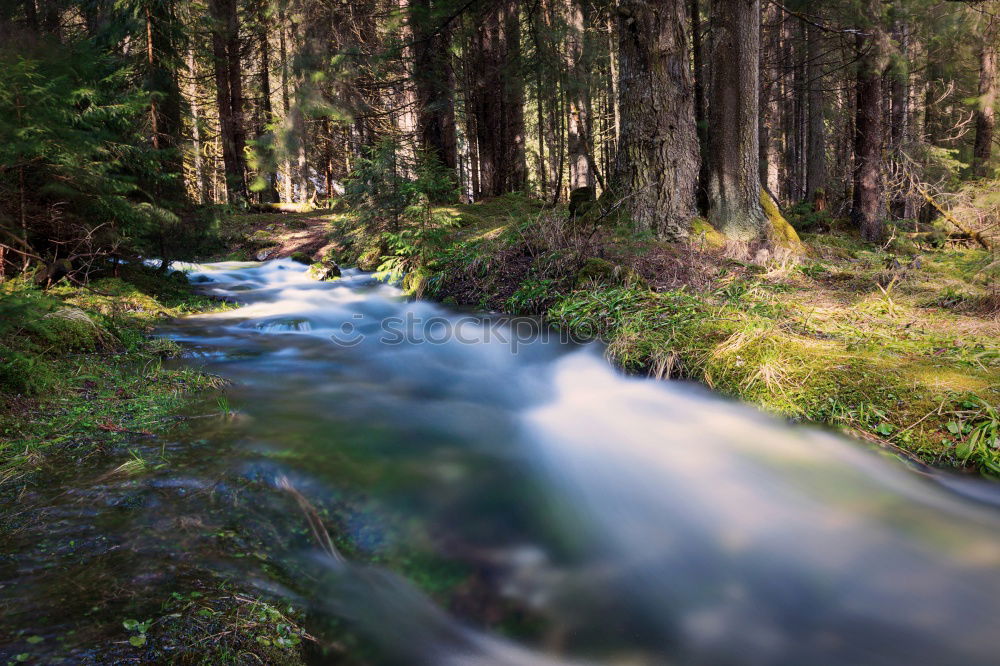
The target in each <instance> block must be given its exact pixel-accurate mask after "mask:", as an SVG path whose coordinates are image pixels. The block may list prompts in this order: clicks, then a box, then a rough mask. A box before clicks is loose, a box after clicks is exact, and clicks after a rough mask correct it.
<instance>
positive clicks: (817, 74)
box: [806, 26, 827, 210]
mask: <svg viewBox="0 0 1000 666" xmlns="http://www.w3.org/2000/svg"><path fill="white" fill-rule="evenodd" d="M806 39H807V40H808V42H809V44H808V49H807V53H808V55H807V73H806V80H807V81H806V83H807V85H808V86H809V93H808V95H809V148H808V151H807V157H806V199H808V200H809V201H811V202H812V204H813V208H814V209H815V210H826V207H827V191H826V103H825V100H824V96H823V62H822V58H823V46H822V44H821V43H820V31H819V29H818V28H816V27H815V26H809V27H808V29H807V30H806Z"/></svg>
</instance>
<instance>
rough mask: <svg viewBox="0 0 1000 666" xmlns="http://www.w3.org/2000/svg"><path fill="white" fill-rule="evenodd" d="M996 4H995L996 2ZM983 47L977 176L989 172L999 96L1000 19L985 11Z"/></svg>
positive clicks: (974, 166) (975, 153) (974, 165)
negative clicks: (999, 53) (999, 37)
mask: <svg viewBox="0 0 1000 666" xmlns="http://www.w3.org/2000/svg"><path fill="white" fill-rule="evenodd" d="M994 6H996V5H995V3H994ZM983 20H984V21H985V22H986V25H985V26H984V28H983V46H982V50H981V51H980V54H979V100H978V104H977V105H976V143H975V146H974V148H973V157H972V171H973V174H974V175H975V176H976V177H977V178H985V177H986V176H988V175H989V174H990V156H991V154H992V152H993V129H994V126H995V125H996V115H995V106H994V105H995V103H996V97H997V80H996V79H997V43H996V42H997V33H998V29H997V28H998V24H1000V18H998V17H996V16H994V15H992V14H990V13H984V16H983Z"/></svg>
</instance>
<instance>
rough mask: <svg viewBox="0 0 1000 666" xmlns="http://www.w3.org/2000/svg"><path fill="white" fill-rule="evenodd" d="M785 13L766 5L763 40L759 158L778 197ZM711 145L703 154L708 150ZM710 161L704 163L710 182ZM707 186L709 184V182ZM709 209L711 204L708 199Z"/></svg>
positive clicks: (763, 175)
mask: <svg viewBox="0 0 1000 666" xmlns="http://www.w3.org/2000/svg"><path fill="white" fill-rule="evenodd" d="M784 21H785V13H784V12H782V11H781V10H780V9H779V8H778V6H777V5H775V4H773V3H767V5H766V6H765V7H763V8H762V16H761V42H762V44H763V51H762V53H761V64H760V102H759V104H760V108H759V109H758V113H759V115H760V122H759V128H758V132H759V134H758V139H759V142H758V145H759V150H758V162H759V163H760V166H759V170H760V177H761V182H762V183H763V184H764V186H765V187H766V188H767V190H768V191H769V192H770V193H771V194H772V195H773V196H775V197H779V196H781V179H780V177H779V176H780V173H781V123H780V119H781V109H780V107H779V105H778V97H779V94H780V92H781V91H780V83H781V78H782V77H781V68H780V67H779V64H780V47H781V35H782V32H783V30H784ZM707 152H708V148H707V146H706V147H705V149H704V150H703V151H702V154H707ZM707 166H708V165H707V161H705V163H703V164H702V171H704V172H705V173H706V176H705V182H706V183H707V182H708V176H707ZM706 187H707V186H706ZM705 209H706V211H707V209H708V204H707V201H706V203H705Z"/></svg>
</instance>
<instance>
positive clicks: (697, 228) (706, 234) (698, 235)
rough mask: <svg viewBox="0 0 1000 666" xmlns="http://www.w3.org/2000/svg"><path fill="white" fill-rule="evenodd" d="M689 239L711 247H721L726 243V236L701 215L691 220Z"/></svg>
mask: <svg viewBox="0 0 1000 666" xmlns="http://www.w3.org/2000/svg"><path fill="white" fill-rule="evenodd" d="M691 240H692V241H694V242H696V243H704V244H705V245H706V246H708V247H711V248H722V247H725V245H726V237H725V236H724V235H722V234H721V233H719V231H718V230H716V228H715V227H713V226H712V225H711V224H710V223H709V221H708V220H706V219H705V218H703V217H696V218H694V219H693V220H691Z"/></svg>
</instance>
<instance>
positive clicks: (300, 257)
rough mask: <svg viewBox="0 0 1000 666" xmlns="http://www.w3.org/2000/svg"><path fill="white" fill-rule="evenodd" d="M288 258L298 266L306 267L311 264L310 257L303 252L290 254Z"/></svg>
mask: <svg viewBox="0 0 1000 666" xmlns="http://www.w3.org/2000/svg"><path fill="white" fill-rule="evenodd" d="M288 258H289V259H291V260H292V261H295V262H298V263H300V264H305V265H306V266H309V265H311V264H312V262H313V260H312V257H310V256H309V255H308V254H306V253H305V252H292V254H291V256H289V257H288Z"/></svg>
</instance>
